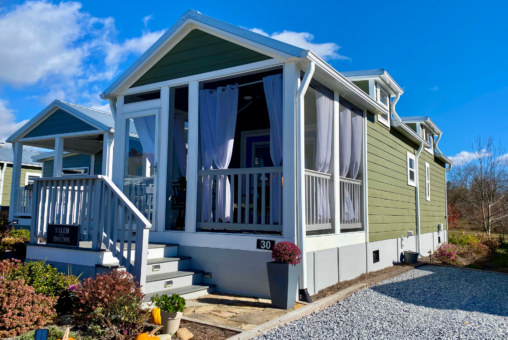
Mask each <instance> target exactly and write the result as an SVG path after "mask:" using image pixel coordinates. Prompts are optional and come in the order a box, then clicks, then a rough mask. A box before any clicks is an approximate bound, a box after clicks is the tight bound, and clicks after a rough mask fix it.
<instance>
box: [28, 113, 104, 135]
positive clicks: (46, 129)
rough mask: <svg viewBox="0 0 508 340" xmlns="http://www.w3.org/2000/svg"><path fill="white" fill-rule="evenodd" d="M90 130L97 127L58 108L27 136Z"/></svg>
mask: <svg viewBox="0 0 508 340" xmlns="http://www.w3.org/2000/svg"><path fill="white" fill-rule="evenodd" d="M90 130H97V129H96V128H95V127H93V126H91V125H89V124H87V123H85V122H84V121H82V120H81V119H79V118H76V117H74V116H73V115H71V114H69V113H67V112H65V111H63V110H57V111H55V113H53V114H52V115H50V116H49V117H48V118H46V119H45V120H44V121H43V122H41V123H40V124H39V125H37V126H36V127H35V129H33V130H32V131H30V132H29V133H27V134H26V135H25V137H27V138H29V137H40V136H48V135H56V134H62V133H70V132H80V131H90Z"/></svg>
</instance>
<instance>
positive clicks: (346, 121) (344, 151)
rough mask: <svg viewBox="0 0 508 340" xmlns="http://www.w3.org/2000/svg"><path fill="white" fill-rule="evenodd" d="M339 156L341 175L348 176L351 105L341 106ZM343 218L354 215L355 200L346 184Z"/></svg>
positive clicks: (348, 219) (347, 219)
mask: <svg viewBox="0 0 508 340" xmlns="http://www.w3.org/2000/svg"><path fill="white" fill-rule="evenodd" d="M339 136H340V137H339V148H340V152H339V158H340V176H341V177H346V176H347V175H348V173H349V167H350V164H351V144H352V130H351V109H350V108H349V107H345V106H342V105H341V106H340V135H339ZM341 205H342V209H343V216H342V217H343V219H344V220H346V221H350V220H352V219H353V217H354V207H353V201H352V200H351V194H350V192H349V190H348V186H344V196H343V197H342V202H341Z"/></svg>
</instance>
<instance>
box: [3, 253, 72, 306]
mask: <svg viewBox="0 0 508 340" xmlns="http://www.w3.org/2000/svg"><path fill="white" fill-rule="evenodd" d="M0 273H4V274H2V276H5V277H6V278H7V279H9V280H20V279H22V280H23V281H24V282H25V284H26V285H28V286H32V287H33V288H34V290H35V292H36V293H37V294H44V295H46V296H50V297H57V296H59V295H60V293H61V292H62V291H63V290H65V289H66V288H67V287H68V286H67V283H66V278H65V276H64V275H63V274H61V273H59V272H58V270H56V268H53V267H51V266H50V265H46V264H45V263H44V261H32V262H26V263H21V262H20V261H18V260H4V261H2V262H0Z"/></svg>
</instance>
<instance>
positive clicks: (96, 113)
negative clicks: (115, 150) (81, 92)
mask: <svg viewBox="0 0 508 340" xmlns="http://www.w3.org/2000/svg"><path fill="white" fill-rule="evenodd" d="M54 108H60V109H62V110H64V111H65V112H67V113H69V114H71V115H73V116H75V117H76V118H78V119H80V120H82V121H84V122H85V123H88V124H90V125H92V126H94V127H95V128H97V130H102V131H104V132H112V131H113V130H114V128H115V120H114V119H113V116H112V115H111V114H110V113H107V112H104V111H100V110H96V109H91V108H88V107H84V106H80V105H76V104H71V103H67V102H63V101H61V100H54V101H53V102H52V103H51V104H49V105H48V106H46V108H44V110H42V111H41V112H39V113H38V114H37V115H36V116H35V117H33V118H32V119H30V121H29V122H28V123H26V124H25V125H23V126H22V127H21V128H20V129H19V130H18V131H16V132H15V133H13V134H12V135H11V136H10V137H9V138H7V142H13V141H16V140H18V139H20V138H22V137H23V136H24V135H25V134H27V133H28V132H29V131H31V130H32V128H33V127H35V126H37V125H38V124H40V123H41V122H42V121H44V119H45V118H46V115H47V114H48V113H49V112H51V111H52V110H53V109H54Z"/></svg>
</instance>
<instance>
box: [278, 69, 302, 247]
mask: <svg viewBox="0 0 508 340" xmlns="http://www.w3.org/2000/svg"><path fill="white" fill-rule="evenodd" d="M283 72H284V74H283V75H284V93H283V115H284V116H283V126H284V127H283V131H282V138H283V141H282V145H283V151H282V159H283V161H282V172H283V177H284V186H283V188H282V195H283V196H282V197H284V199H283V203H282V209H283V210H282V213H283V215H282V221H283V222H282V226H283V230H282V236H284V238H287V239H290V240H291V241H292V242H293V243H296V221H297V219H296V214H297V201H296V198H297V194H296V119H295V117H296V92H297V90H298V85H299V83H300V77H299V72H300V69H299V68H298V67H297V66H296V63H294V62H291V63H285V64H284V70H283Z"/></svg>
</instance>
